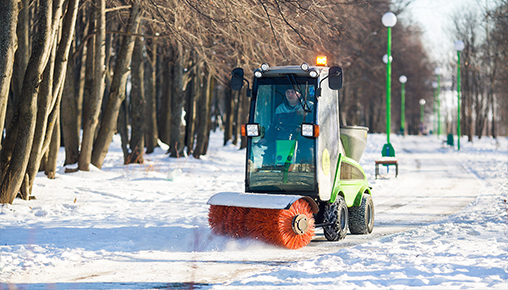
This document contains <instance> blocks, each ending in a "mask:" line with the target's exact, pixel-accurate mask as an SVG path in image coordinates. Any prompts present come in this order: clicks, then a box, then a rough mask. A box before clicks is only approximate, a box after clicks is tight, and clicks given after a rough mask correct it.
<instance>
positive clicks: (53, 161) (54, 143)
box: [45, 104, 60, 179]
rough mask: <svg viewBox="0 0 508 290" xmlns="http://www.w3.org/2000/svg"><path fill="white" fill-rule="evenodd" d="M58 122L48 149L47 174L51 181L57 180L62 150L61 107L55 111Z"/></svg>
mask: <svg viewBox="0 0 508 290" xmlns="http://www.w3.org/2000/svg"><path fill="white" fill-rule="evenodd" d="M55 114H56V121H55V122H54V123H53V132H52V134H51V143H50V145H49V149H48V160H47V162H46V170H45V173H46V175H47V176H48V178H49V179H55V176H56V165H57V158H58V150H59V149H60V105H59V104H57V105H56V109H55Z"/></svg>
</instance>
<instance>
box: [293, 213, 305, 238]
mask: <svg viewBox="0 0 508 290" xmlns="http://www.w3.org/2000/svg"><path fill="white" fill-rule="evenodd" d="M291 227H292V228H293V232H294V233H295V234H297V235H303V234H305V233H306V232H307V230H308V229H309V220H308V219H307V216H306V215H304V214H299V215H296V216H295V217H294V218H293V222H292V223H291Z"/></svg>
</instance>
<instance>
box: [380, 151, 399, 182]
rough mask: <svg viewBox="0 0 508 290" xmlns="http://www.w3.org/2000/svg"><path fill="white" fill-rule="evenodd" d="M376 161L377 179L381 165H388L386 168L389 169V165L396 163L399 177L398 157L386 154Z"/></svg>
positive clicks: (396, 172)
mask: <svg viewBox="0 0 508 290" xmlns="http://www.w3.org/2000/svg"><path fill="white" fill-rule="evenodd" d="M375 163H376V179H377V176H378V175H379V165H385V166H387V169H386V170H387V171H388V166H390V165H395V177H397V176H398V175H399V163H398V161H397V158H395V157H386V156H385V157H381V158H379V159H376V160H375Z"/></svg>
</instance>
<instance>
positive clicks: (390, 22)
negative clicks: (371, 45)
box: [381, 12, 397, 156]
mask: <svg viewBox="0 0 508 290" xmlns="http://www.w3.org/2000/svg"><path fill="white" fill-rule="evenodd" d="M381 22H383V25H384V26H385V27H386V28H387V29H388V31H387V36H388V41H387V53H386V56H387V58H386V60H387V61H386V144H385V145H384V146H383V150H382V152H381V153H382V155H383V156H395V150H393V147H392V144H391V143H390V128H391V122H390V121H391V103H392V100H391V88H390V85H391V77H392V27H393V26H395V24H396V23H397V16H395V14H393V13H392V12H386V13H385V14H384V15H383V17H382V18H381Z"/></svg>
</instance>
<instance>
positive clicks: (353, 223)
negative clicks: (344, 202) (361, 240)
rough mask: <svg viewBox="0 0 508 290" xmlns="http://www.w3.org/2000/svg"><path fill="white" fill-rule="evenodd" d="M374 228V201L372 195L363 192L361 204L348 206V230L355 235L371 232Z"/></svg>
mask: <svg viewBox="0 0 508 290" xmlns="http://www.w3.org/2000/svg"><path fill="white" fill-rule="evenodd" d="M372 229H374V201H373V200H372V196H371V195H370V194H368V193H364V194H363V196H362V204H361V205H360V206H352V207H350V208H349V231H350V232H351V233H352V234H356V235H365V234H370V233H372Z"/></svg>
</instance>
